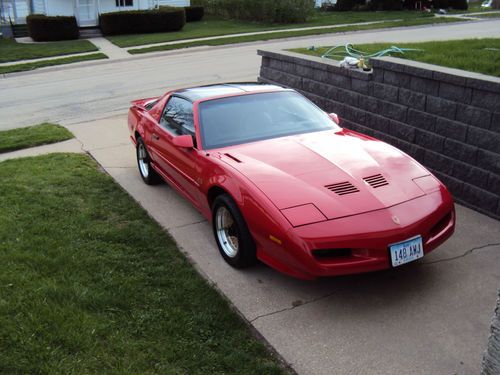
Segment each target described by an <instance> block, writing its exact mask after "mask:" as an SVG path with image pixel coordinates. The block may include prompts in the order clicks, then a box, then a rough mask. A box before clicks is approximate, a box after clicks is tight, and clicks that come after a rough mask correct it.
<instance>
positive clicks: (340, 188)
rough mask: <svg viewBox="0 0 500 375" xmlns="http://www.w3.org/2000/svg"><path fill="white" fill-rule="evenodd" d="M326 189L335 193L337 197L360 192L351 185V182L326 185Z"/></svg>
mask: <svg viewBox="0 0 500 375" xmlns="http://www.w3.org/2000/svg"><path fill="white" fill-rule="evenodd" d="M325 187H326V188H327V189H328V190H330V191H333V192H334V193H335V194H337V195H346V194H352V193H357V192H358V191H359V190H358V188H357V187H356V186H354V185H353V184H351V183H350V182H349V181H346V182H339V183H337V184H331V185H325Z"/></svg>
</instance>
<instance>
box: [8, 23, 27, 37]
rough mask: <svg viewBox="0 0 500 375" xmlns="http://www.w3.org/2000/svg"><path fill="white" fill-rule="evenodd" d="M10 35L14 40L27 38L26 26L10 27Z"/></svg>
mask: <svg viewBox="0 0 500 375" xmlns="http://www.w3.org/2000/svg"><path fill="white" fill-rule="evenodd" d="M12 34H13V35H14V38H23V37H25V36H29V31H28V25H12Z"/></svg>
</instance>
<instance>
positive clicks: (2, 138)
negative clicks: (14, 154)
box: [0, 123, 73, 154]
mask: <svg viewBox="0 0 500 375" xmlns="http://www.w3.org/2000/svg"><path fill="white" fill-rule="evenodd" d="M70 138H73V134H71V132H70V131H69V130H68V129H66V128H64V127H62V126H61V125H56V124H49V123H43V124H40V125H35V126H28V127H26V128H19V129H12V130H5V131H1V132H0V154H1V153H4V152H9V151H14V150H20V149H22V148H28V147H34V146H40V145H45V144H49V143H55V142H60V141H65V140H67V139H70Z"/></svg>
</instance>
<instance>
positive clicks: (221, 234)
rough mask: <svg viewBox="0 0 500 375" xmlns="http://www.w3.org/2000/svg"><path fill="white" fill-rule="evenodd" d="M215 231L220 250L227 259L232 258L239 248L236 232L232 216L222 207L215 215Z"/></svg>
mask: <svg viewBox="0 0 500 375" xmlns="http://www.w3.org/2000/svg"><path fill="white" fill-rule="evenodd" d="M215 229H216V232H217V239H218V240H219V244H220V246H221V247H222V250H223V251H224V253H225V254H226V255H227V256H228V257H230V258H234V257H235V256H236V254H238V248H239V243H238V235H237V233H238V232H237V231H236V223H235V221H234V218H233V215H231V213H230V212H229V210H228V209H227V208H226V207H224V206H221V207H219V208H218V209H217V213H216V214H215Z"/></svg>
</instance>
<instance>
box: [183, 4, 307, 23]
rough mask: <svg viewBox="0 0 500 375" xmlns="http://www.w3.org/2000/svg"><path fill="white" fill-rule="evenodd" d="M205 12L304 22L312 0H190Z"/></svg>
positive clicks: (236, 16) (238, 17)
mask: <svg viewBox="0 0 500 375" xmlns="http://www.w3.org/2000/svg"><path fill="white" fill-rule="evenodd" d="M191 3H192V4H193V5H199V6H203V7H204V10H205V12H206V13H207V14H211V15H215V16H219V17H223V18H232V19H240V20H250V21H257V22H278V23H297V22H305V21H306V20H307V17H308V16H310V15H311V14H312V12H313V11H314V0H192V1H191Z"/></svg>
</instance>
